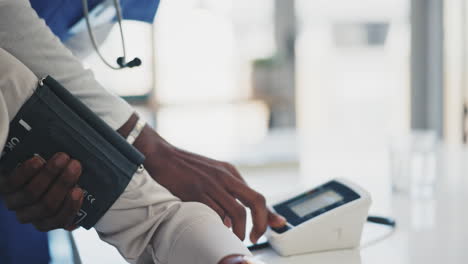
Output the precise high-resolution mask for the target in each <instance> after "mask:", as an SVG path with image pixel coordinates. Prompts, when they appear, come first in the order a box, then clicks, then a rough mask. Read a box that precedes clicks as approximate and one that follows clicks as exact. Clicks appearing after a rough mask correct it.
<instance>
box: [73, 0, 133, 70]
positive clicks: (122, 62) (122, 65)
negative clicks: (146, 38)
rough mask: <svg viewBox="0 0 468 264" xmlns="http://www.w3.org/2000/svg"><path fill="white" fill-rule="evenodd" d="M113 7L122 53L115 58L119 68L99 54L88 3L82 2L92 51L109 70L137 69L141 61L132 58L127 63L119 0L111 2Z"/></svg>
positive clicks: (84, 0)
mask: <svg viewBox="0 0 468 264" xmlns="http://www.w3.org/2000/svg"><path fill="white" fill-rule="evenodd" d="M113 2H114V6H115V11H116V13H117V22H118V24H119V29H120V39H121V42H122V51H123V56H122V57H118V58H117V64H118V65H119V66H113V65H112V64H111V63H109V62H108V61H107V60H106V59H105V58H104V56H102V54H101V52H100V51H99V47H98V45H97V42H96V38H95V37H94V33H93V29H92V28H91V23H90V22H89V9H88V1H87V0H82V3H83V13H84V16H85V19H86V27H87V28H88V33H89V38H90V39H91V43H92V44H93V47H94V50H95V51H96V53H97V54H98V56H99V58H101V60H102V62H104V64H105V65H107V66H108V67H109V68H111V69H114V70H121V69H124V68H133V67H138V66H140V65H141V60H140V59H139V58H138V57H137V58H134V59H133V60H131V61H129V62H127V51H126V48H125V38H124V33H123V29H122V20H123V18H122V10H121V8H120V3H119V0H113Z"/></svg>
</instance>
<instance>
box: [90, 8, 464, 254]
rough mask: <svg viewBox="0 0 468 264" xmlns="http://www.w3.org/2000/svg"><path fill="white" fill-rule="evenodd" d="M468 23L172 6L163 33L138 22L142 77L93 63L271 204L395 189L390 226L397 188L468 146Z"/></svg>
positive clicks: (161, 20)
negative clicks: (314, 190) (305, 193)
mask: <svg viewBox="0 0 468 264" xmlns="http://www.w3.org/2000/svg"><path fill="white" fill-rule="evenodd" d="M467 21H468V20H467V3H466V1H464V0H347V1H339V0H287V1H285V0H256V1H250V0H169V1H162V2H161V5H160V7H159V10H158V13H157V16H156V20H155V23H154V24H153V25H149V24H146V23H142V22H135V21H125V23H124V26H125V35H126V41H127V50H128V52H129V57H131V58H133V57H135V56H138V57H140V58H141V59H142V61H143V66H142V67H139V68H134V69H127V70H124V71H118V72H115V71H112V70H110V69H108V68H106V67H105V65H104V64H103V63H102V62H101V61H100V60H99V58H98V57H97V55H96V54H94V53H92V54H85V55H82V57H83V61H84V63H85V65H87V66H88V67H90V68H91V69H93V70H94V72H95V75H96V77H97V79H98V80H99V81H100V82H101V83H102V84H103V85H104V86H105V87H107V88H109V89H112V91H113V92H115V93H117V94H118V95H120V96H122V97H123V98H125V99H126V100H128V101H129V102H130V103H131V104H132V105H134V106H135V107H136V108H137V109H138V111H139V112H140V114H141V115H142V116H144V117H145V118H146V120H148V122H149V123H150V124H151V125H152V126H154V127H155V128H156V129H157V131H158V132H159V133H160V134H161V135H162V136H163V137H164V138H166V139H167V140H168V141H169V142H171V143H172V144H174V145H176V146H178V147H181V148H183V149H186V150H189V151H193V152H197V153H200V154H204V155H207V156H210V157H213V158H215V159H221V160H226V161H229V162H232V163H234V164H235V165H236V166H238V167H239V169H240V170H241V172H242V174H243V176H244V177H245V178H246V180H247V181H248V182H249V183H250V184H251V185H252V186H253V187H254V188H256V189H257V190H259V191H261V192H262V193H264V194H265V195H266V196H267V197H268V198H269V201H270V202H272V201H275V199H279V197H282V196H284V195H287V194H288V193H291V192H293V191H296V190H297V188H298V184H296V183H300V184H299V185H301V186H303V188H310V187H311V186H314V185H316V184H317V183H320V182H323V181H324V180H326V179H330V178H334V177H350V178H352V179H353V180H355V181H358V182H359V183H360V184H361V185H363V186H364V187H366V186H374V185H375V184H380V185H382V186H384V187H382V190H384V191H383V192H380V193H376V194H375V197H374V200H375V204H377V206H376V207H375V208H377V209H375V210H377V211H382V212H386V213H388V210H389V208H390V206H391V205H390V204H388V202H386V201H387V200H386V199H384V198H383V196H385V195H387V194H388V193H390V192H392V188H386V186H392V187H393V191H395V190H396V189H399V188H401V189H405V188H408V184H407V181H412V180H410V179H408V177H409V176H408V171H414V170H415V166H416V167H417V168H416V170H418V168H419V170H420V169H421V168H425V169H427V168H431V166H430V164H431V163H430V162H431V157H430V156H428V155H429V154H430V153H432V152H434V151H435V148H437V146H438V145H439V144H440V142H444V144H448V145H453V146H463V144H465V143H466V140H467V129H468V126H467V125H466V120H467V114H468V110H467V108H466V106H465V101H466V99H467V98H468V97H467V95H468V90H467V88H468V79H467V76H468V68H467V65H468V64H467V62H468V60H467V59H468V56H467V54H468V53H467V48H468V45H467V44H468V32H467V31H466V28H467V27H466V24H467ZM119 38H120V35H119V34H118V27H116V26H114V27H113V28H112V30H111V32H110V34H109V35H108V36H107V38H106V39H105V40H103V41H102V45H101V50H102V52H103V53H104V55H105V56H107V57H111V58H112V57H115V56H116V55H119V54H120V52H121V51H120V49H121V47H120V45H121V43H120V39H119ZM415 142H416V143H415ZM408 146H410V147H408ZM413 153H423V154H422V155H423V156H422V159H421V158H420V159H419V163H418V160H416V161H415V160H414V159H412V158H411V157H410V156H412V154H413ZM428 153H429V154H428ZM408 157H409V158H408ZM421 160H422V161H421ZM415 164H416V165H415ZM418 164H419V165H418ZM418 166H419V167H418ZM423 174H424V175H431V173H429V172H428V171H424V172H423ZM425 177H428V178H424V179H419V180H420V181H421V183H422V184H428V185H431V184H433V183H434V182H435V180H436V179H435V177H434V176H425ZM292 180H293V182H295V184H294V186H292V185H291V184H288V183H291V181H292ZM101 263H103V262H101ZM113 263H115V262H113Z"/></svg>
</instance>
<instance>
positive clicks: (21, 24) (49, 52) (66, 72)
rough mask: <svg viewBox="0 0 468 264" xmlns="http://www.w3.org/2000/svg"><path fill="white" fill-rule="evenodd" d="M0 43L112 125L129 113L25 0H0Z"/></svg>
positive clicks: (0, 45)
mask: <svg viewBox="0 0 468 264" xmlns="http://www.w3.org/2000/svg"><path fill="white" fill-rule="evenodd" d="M0 47H2V48H3V49H5V50H6V51H8V52H9V53H10V54H12V55H13V56H14V57H16V58H17V59H19V60H20V61H21V62H23V63H24V64H25V65H26V66H27V67H28V68H29V69H31V70H32V72H33V73H34V74H35V75H36V76H37V77H39V78H41V77H45V76H47V75H50V76H52V77H53V78H54V79H56V80H57V81H58V82H60V83H61V84H62V85H63V86H64V87H65V88H67V89H68V90H70V92H71V93H72V94H74V95H75V96H76V97H78V98H79V99H81V100H82V101H83V102H84V103H85V104H86V105H87V106H88V107H89V108H91V109H92V110H93V111H94V112H95V113H96V114H97V115H99V116H100V117H101V118H102V119H103V120H104V121H106V122H107V123H108V124H109V125H110V126H111V127H112V128H114V129H117V128H119V127H121V126H122V125H123V124H124V123H125V122H126V121H127V120H128V119H129V118H130V115H131V114H132V113H133V109H132V108H131V106H130V105H128V104H127V103H126V102H125V101H124V100H122V99H121V98H119V97H118V96H115V95H113V94H111V93H110V92H109V91H107V90H106V89H104V88H103V87H102V86H101V85H100V84H99V83H98V82H97V81H96V80H95V78H94V76H93V73H92V72H91V71H90V70H86V69H84V67H83V66H82V64H81V62H80V61H79V60H78V59H77V58H75V57H74V56H73V55H72V53H71V52H70V51H69V50H68V49H67V48H66V47H65V46H64V45H62V43H61V42H60V40H59V39H58V38H57V37H56V36H55V35H54V34H53V33H52V32H51V30H50V29H49V27H48V26H47V25H46V24H45V23H44V21H43V20H41V19H40V18H39V17H38V16H37V14H36V12H35V11H34V9H32V7H31V5H30V3H29V1H28V0H0ZM116 74H117V73H116Z"/></svg>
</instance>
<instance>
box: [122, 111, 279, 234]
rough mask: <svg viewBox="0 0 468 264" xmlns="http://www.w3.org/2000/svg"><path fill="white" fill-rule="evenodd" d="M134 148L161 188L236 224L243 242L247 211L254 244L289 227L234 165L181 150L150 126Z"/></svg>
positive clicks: (129, 126) (129, 124)
mask: <svg viewBox="0 0 468 264" xmlns="http://www.w3.org/2000/svg"><path fill="white" fill-rule="evenodd" d="M137 120H138V117H137V116H136V115H132V117H130V119H129V120H128V122H127V123H126V124H125V125H124V126H122V128H120V129H119V130H118V131H119V133H120V134H121V135H123V136H124V137H126V136H127V135H128V134H129V133H130V131H131V129H132V128H133V127H134V126H135V123H136V122H137ZM134 146H135V147H136V148H137V149H138V150H140V151H141V152H142V153H143V154H144V155H145V156H146V160H145V164H144V165H145V168H146V169H147V171H148V172H149V174H150V175H151V176H152V177H153V178H154V179H155V180H156V181H157V182H158V183H159V184H161V185H163V186H164V187H166V188H167V189H168V190H169V191H171V192H172V193H173V194H174V195H175V196H177V197H179V198H180V199H182V201H195V202H201V203H204V204H206V205H208V206H209V207H211V208H212V209H213V210H214V211H216V212H217V213H218V215H219V216H220V217H221V219H222V220H223V221H224V223H225V224H226V225H227V226H228V227H231V224H232V228H233V231H234V233H235V234H236V235H237V236H238V237H239V238H240V239H241V240H244V238H245V227H246V210H245V207H248V208H250V210H251V213H252V219H253V224H254V227H253V229H252V230H251V233H250V240H251V241H252V242H256V241H257V240H258V239H259V238H260V237H261V236H262V235H263V234H264V233H265V231H266V228H267V226H272V227H281V226H283V225H284V224H285V220H284V218H282V217H280V216H278V215H276V214H274V213H272V212H270V211H269V210H268V208H267V206H266V202H265V198H264V197H263V195H261V194H260V193H258V192H256V191H254V190H253V189H251V188H250V187H249V186H248V185H247V184H246V182H245V181H244V179H243V178H242V176H241V175H240V174H239V172H238V171H237V169H236V168H235V167H234V166H232V165H231V164H229V163H226V162H221V161H217V160H213V159H210V158H207V157H203V156H200V155H197V154H193V153H190V152H187V151H184V150H181V149H178V148H176V147H174V146H172V145H171V144H169V143H168V142H167V141H165V140H164V139H163V138H162V137H161V136H159V135H158V134H157V133H156V132H155V131H154V130H153V129H152V128H150V127H149V126H146V127H145V128H144V129H143V131H142V133H141V135H140V136H139V137H138V138H137V140H136V141H135V143H134ZM238 201H240V203H239V202H238Z"/></svg>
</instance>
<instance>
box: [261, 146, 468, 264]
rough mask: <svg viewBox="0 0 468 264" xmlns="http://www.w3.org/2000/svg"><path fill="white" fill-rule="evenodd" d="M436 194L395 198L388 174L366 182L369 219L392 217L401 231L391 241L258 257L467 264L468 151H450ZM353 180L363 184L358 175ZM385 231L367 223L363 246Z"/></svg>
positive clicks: (291, 263) (349, 263)
mask: <svg viewBox="0 0 468 264" xmlns="http://www.w3.org/2000/svg"><path fill="white" fill-rule="evenodd" d="M436 176H437V181H436V184H435V188H434V193H433V195H430V196H426V197H420V196H414V195H410V194H408V193H396V194H395V193H392V191H391V190H390V189H391V188H390V179H389V175H386V177H376V178H377V179H379V180H376V181H372V180H370V181H369V180H367V181H366V182H365V187H366V189H368V190H369V191H370V192H371V194H372V195H373V197H374V205H373V206H372V208H371V214H372V213H377V214H380V215H383V216H391V217H393V218H395V219H396V220H397V229H396V230H395V231H394V232H393V233H392V234H391V235H390V236H389V237H387V238H385V239H383V240H382V241H380V242H377V243H375V244H373V245H370V246H368V247H366V248H362V249H354V250H346V251H335V252H326V253H316V254H307V255H301V256H293V257H286V258H284V257H280V256H279V255H277V254H276V253H275V252H274V251H273V250H272V249H264V250H261V251H258V252H256V253H255V255H256V257H257V258H258V259H260V260H262V261H264V262H265V263H271V264H280V263H288V264H299V263H301V264H302V263H321V264H323V263H331V264H340V263H342V264H361V263H362V264H374V263H379V264H387V263H388V264H395V263H398V264H419V263H421V264H436V263H437V264H440V263H450V264H458V263H460V264H461V263H468V225H467V224H468V152H467V151H466V150H464V149H460V148H451V147H446V148H444V149H443V150H442V151H441V154H440V155H439V159H438V160H437V167H436ZM347 178H349V179H354V181H356V182H359V181H360V177H359V176H354V177H353V176H352V175H351V176H350V177H347ZM388 231H389V229H388V228H386V227H381V226H377V225H374V224H366V227H365V231H364V234H363V239H362V241H361V244H365V243H366V242H368V241H373V240H374V239H375V238H379V237H383V236H385V235H386V234H389V232H388Z"/></svg>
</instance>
